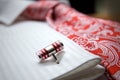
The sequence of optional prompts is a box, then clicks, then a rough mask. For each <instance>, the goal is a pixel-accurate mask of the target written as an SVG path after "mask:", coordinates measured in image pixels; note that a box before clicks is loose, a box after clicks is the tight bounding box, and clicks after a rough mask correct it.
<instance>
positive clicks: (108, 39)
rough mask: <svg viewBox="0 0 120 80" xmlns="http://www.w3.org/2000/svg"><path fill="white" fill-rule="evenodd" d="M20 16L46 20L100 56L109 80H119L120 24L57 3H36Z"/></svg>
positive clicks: (57, 29)
mask: <svg viewBox="0 0 120 80" xmlns="http://www.w3.org/2000/svg"><path fill="white" fill-rule="evenodd" d="M21 15H22V16H24V17H26V18H28V19H33V20H44V21H47V23H48V24H49V25H50V26H51V27H52V28H54V29H55V30H56V31H58V32H60V33H62V34H63V35H65V36H67V37H68V38H69V39H71V40H73V41H74V42H76V43H77V44H79V45H80V46H82V47H83V48H84V49H86V50H87V51H89V52H91V53H93V54H95V55H99V56H100V57H101V58H102V62H101V65H103V66H104V67H105V68H106V72H105V74H106V76H107V78H108V80H113V79H115V80H120V23H118V22H114V21H109V20H103V19H98V18H93V17H90V16H87V15H85V14H82V13H80V12H78V11H76V10H75V9H73V8H71V7H70V6H68V5H65V4H63V3H59V2H57V1H37V2H35V3H33V4H32V5H29V6H28V7H27V9H26V10H25V11H24V12H23V13H22V14H21Z"/></svg>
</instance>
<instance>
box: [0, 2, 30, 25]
mask: <svg viewBox="0 0 120 80" xmlns="http://www.w3.org/2000/svg"><path fill="white" fill-rule="evenodd" d="M31 3H32V1H21V0H0V22H2V23H4V24H7V25H9V24H11V23H12V22H14V21H15V19H16V18H17V17H18V16H19V15H20V14H21V13H22V12H23V10H25V8H26V7H27V6H28V5H30V4H31Z"/></svg>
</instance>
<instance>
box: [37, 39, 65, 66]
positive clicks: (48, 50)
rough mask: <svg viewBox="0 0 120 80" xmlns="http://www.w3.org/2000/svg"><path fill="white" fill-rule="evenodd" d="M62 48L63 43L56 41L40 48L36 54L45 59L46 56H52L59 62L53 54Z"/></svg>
mask: <svg viewBox="0 0 120 80" xmlns="http://www.w3.org/2000/svg"><path fill="white" fill-rule="evenodd" d="M63 48H64V45H63V43H62V42H60V41H56V42H54V43H52V44H51V45H49V46H47V47H45V48H43V49H41V50H40V51H38V53H37V55H38V57H39V58H41V59H42V60H45V59H47V58H48V57H51V56H53V58H54V59H55V60H56V63H57V64H59V61H58V60H57V57H56V56H55V55H56V54H57V53H58V52H60V51H62V50H63Z"/></svg>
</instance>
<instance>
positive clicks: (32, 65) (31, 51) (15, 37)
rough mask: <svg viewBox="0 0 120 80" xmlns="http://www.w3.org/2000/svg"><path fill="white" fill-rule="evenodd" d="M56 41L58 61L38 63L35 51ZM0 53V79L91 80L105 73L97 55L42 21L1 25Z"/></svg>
mask: <svg viewBox="0 0 120 80" xmlns="http://www.w3.org/2000/svg"><path fill="white" fill-rule="evenodd" d="M56 40H60V41H61V42H63V44H64V51H63V52H62V53H61V55H62V54H63V57H62V58H61V61H60V64H56V63H55V62H54V59H53V60H48V61H47V62H45V63H39V59H38V58H37V55H36V54H35V52H37V51H38V50H40V49H42V48H44V47H45V46H47V45H49V44H51V43H52V42H54V41H56ZM0 55H1V56H0V80H21V79H23V80H51V79H56V78H57V79H69V78H70V79H71V80H77V79H80V80H93V79H96V78H97V77H99V76H101V75H102V74H103V73H104V68H103V67H102V66H100V65H98V64H99V63H100V61H101V59H100V57H98V56H96V55H93V54H91V53H89V52H87V51H86V50H84V49H83V48H81V47H80V46H79V45H77V44H76V43H74V42H73V41H71V40H70V39H68V38H66V37H65V36H63V35H62V34H60V33H58V32H56V31H55V30H53V29H52V28H50V27H49V26H48V25H47V24H46V23H44V22H36V21H23V22H18V23H16V24H13V25H11V26H9V27H5V26H4V25H0ZM58 59H59V56H58ZM97 65H98V66H97ZM90 72H92V74H91V73H90ZM11 73H12V74H11ZM70 79H69V80H70Z"/></svg>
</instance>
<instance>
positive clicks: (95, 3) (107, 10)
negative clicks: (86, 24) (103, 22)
mask: <svg viewBox="0 0 120 80" xmlns="http://www.w3.org/2000/svg"><path fill="white" fill-rule="evenodd" d="M68 1H69V2H70V5H71V6H72V7H74V8H75V9H77V10H78V11H80V12H82V13H85V14H88V15H90V16H93V17H97V18H103V19H108V20H113V21H118V22H120V9H119V8H120V0H68Z"/></svg>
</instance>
